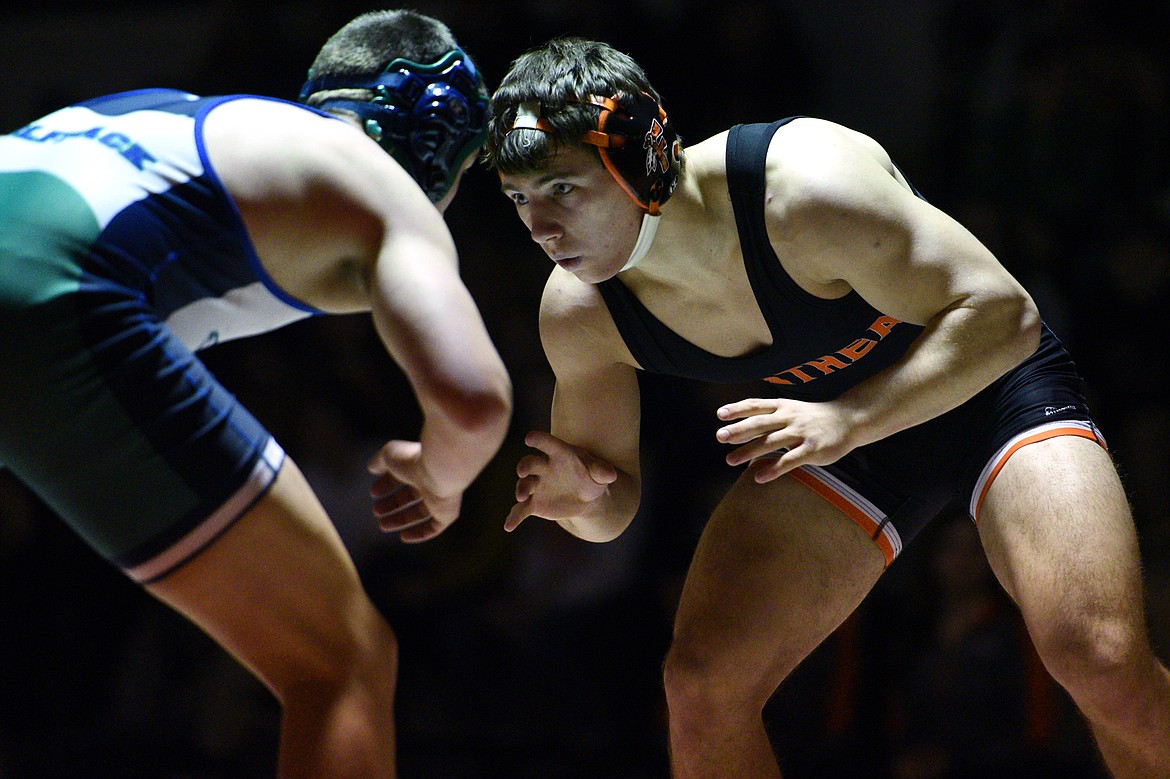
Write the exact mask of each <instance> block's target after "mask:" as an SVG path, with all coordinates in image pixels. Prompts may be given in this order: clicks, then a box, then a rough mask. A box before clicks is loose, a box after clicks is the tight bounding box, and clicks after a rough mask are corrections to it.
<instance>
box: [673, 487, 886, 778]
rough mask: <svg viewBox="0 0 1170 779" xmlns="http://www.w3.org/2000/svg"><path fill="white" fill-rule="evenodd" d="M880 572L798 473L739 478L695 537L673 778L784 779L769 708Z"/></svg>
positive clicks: (676, 693) (676, 665) (676, 679)
mask: <svg viewBox="0 0 1170 779" xmlns="http://www.w3.org/2000/svg"><path fill="white" fill-rule="evenodd" d="M884 569H885V559H884V557H883V556H882V553H881V552H880V551H879V550H878V548H877V546H876V545H875V544H874V543H873V542H872V541H871V540H870V539H869V537H868V536H867V535H866V534H865V533H864V532H863V531H862V530H861V528H860V527H858V526H857V525H856V524H854V523H853V521H852V520H850V519H848V518H847V517H846V516H845V515H844V514H842V513H841V512H840V511H838V510H837V509H835V508H833V507H832V506H831V505H830V504H829V503H828V502H827V501H825V500H824V499H823V498H821V497H820V496H818V495H816V494H815V493H813V492H812V491H811V490H809V489H808V488H807V487H805V486H804V485H802V484H800V483H799V482H797V481H796V480H795V479H793V478H791V477H789V476H784V477H781V478H780V479H777V480H776V481H774V482H770V483H768V484H762V485H761V484H756V483H755V482H754V481H753V480H752V478H751V475H750V474H745V475H744V476H742V477H741V478H740V479H739V480H738V482H736V484H735V485H734V486H733V487H732V489H731V490H730V491H729V493H728V494H727V496H726V497H725V498H724V499H723V501H722V502H721V503H720V505H719V506H718V507H717V508H716V510H715V512H714V514H713V515H712V517H711V519H710V521H709V522H708V524H707V527H706V529H705V530H704V533H703V536H702V538H701V539H700V541H699V544H698V547H697V549H696V552H695V555H694V558H693V561H692V563H691V567H690V570H689V572H688V574H687V579H686V583H685V585H684V587H683V592H682V597H681V600H680V603H679V608H678V614H677V617H676V620H675V628H674V640H673V642H672V645H671V647H670V650H669V652H668V654H667V659H666V663H665V668H664V675H665V684H666V698H667V703H668V707H669V713H670V749H671V766H672V770H673V772H674V776H676V777H678V778H679V779H682V778H683V777H686V778H688V779H689V778H690V777H727V776H744V777H748V776H750V777H769V776H771V777H777V776H779V775H780V774H779V768H778V767H777V764H776V757H775V755H774V754H773V752H772V748H771V746H770V744H769V741H768V736H767V733H766V732H765V730H764V724H763V719H762V713H763V708H764V704H765V703H767V701H768V699H769V697H771V695H772V693H773V692H774V691H775V690H776V688H777V687H778V686H779V685H780V683H781V682H782V681H783V680H784V678H785V677H787V676H788V674H789V673H790V672H791V671H792V670H793V669H794V668H795V667H796V666H797V665H798V664H799V663H800V662H801V661H802V660H803V659H804V658H805V657H806V656H808V655H809V653H811V652H812V651H813V650H814V649H815V648H816V647H817V646H818V645H819V644H820V643H821V642H822V641H824V640H825V638H827V637H828V636H829V635H830V634H831V633H832V632H833V630H835V629H836V628H837V627H838V626H839V625H840V624H841V623H842V622H843V621H844V620H845V619H846V618H847V617H848V616H849V615H850V614H851V613H852V612H853V611H854V609H856V608H857V606H858V605H859V604H860V603H861V601H862V600H863V599H864V598H865V596H866V594H867V593H868V592H869V591H870V589H872V587H873V585H874V584H875V583H876V582H877V580H878V578H879V577H880V576H881V574H882V572H883V570H884Z"/></svg>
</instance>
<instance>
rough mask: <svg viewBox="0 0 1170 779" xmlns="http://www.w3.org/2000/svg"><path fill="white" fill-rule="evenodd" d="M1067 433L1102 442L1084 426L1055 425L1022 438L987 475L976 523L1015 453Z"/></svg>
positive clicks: (976, 509) (1097, 442) (980, 495)
mask: <svg viewBox="0 0 1170 779" xmlns="http://www.w3.org/2000/svg"><path fill="white" fill-rule="evenodd" d="M1066 435H1071V436H1077V437H1078V438H1087V439H1089V440H1090V441H1092V442H1094V443H1096V444H1098V445H1100V444H1101V441H1100V439H1098V438H1097V436H1096V435H1095V434H1094V433H1093V431H1092V430H1086V429H1084V428H1083V427H1054V428H1050V429H1048V430H1042V431H1041V432H1039V433H1036V434H1035V435H1030V436H1026V437H1024V438H1021V439H1020V440H1019V441H1016V442H1015V444H1013V445H1012V446H1011V447H1009V448H1008V449H1007V451H1005V452H1004V453H1003V455H1002V456H1001V457H1000V458H999V461H998V462H997V463H996V464H995V467H993V468H992V469H991V473H989V474H988V475H987V480H986V481H985V482H983V489H981V490H980V491H979V498H978V499H977V500H976V501H975V511H974V512H973V515H972V517H971V519H972V520H973V521H974V522H975V523H976V524H978V522H979V509H980V508H981V507H982V506H983V499H984V498H985V497H987V491H988V490H990V489H991V485H992V484H994V483H995V477H996V476H998V475H999V472H1000V471H1001V470H1003V467H1004V466H1005V465H1007V461H1008V460H1009V459H1011V456H1012V455H1013V454H1015V453H1016V452H1018V451H1019V450H1020V449H1021V448H1023V447H1025V446H1027V445H1028V444H1038V443H1040V442H1041V441H1047V440H1048V439H1049V438H1059V437H1060V436H1066Z"/></svg>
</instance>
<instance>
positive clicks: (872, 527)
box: [788, 468, 895, 567]
mask: <svg viewBox="0 0 1170 779" xmlns="http://www.w3.org/2000/svg"><path fill="white" fill-rule="evenodd" d="M788 475H789V476H791V477H792V478H794V479H796V480H797V481H798V482H800V483H801V484H803V485H804V486H806V487H808V488H809V489H810V490H812V491H813V492H815V493H816V494H817V495H820V496H821V497H822V498H824V499H825V500H827V501H828V502H829V503H830V504H831V505H832V506H833V507H834V508H836V509H837V510H838V511H840V512H841V513H842V514H844V515H845V516H847V517H849V518H850V519H851V520H853V524H855V525H857V526H858V527H859V528H861V529H862V530H863V531H864V532H865V534H866V535H867V536H869V537H870V540H872V541H873V542H874V544H876V545H877V548H878V549H880V550H881V552H882V555H884V556H885V558H886V566H887V567H889V565H890V563H892V562H894V557H895V553H894V547H893V544H891V543H890V540H889V539H888V538H886V535H885V533H882V532H881V528H880V526H879V525H878V524H877V523H876V522H874V521H873V518H872V517H870V516H869V515H868V514H866V513H865V512H864V511H862V510H861V509H859V508H857V506H855V505H853V503H852V502H851V501H850V500H849V499H848V498H846V497H845V496H844V495H842V494H840V493H839V492H836V491H835V490H833V489H832V488H831V487H830V486H829V485H827V484H825V483H824V482H823V481H821V480H820V479H818V478H817V477H816V476H813V475H812V474H811V473H808V472H806V471H802V470H801V469H799V468H797V469H796V470H794V471H789V473H788Z"/></svg>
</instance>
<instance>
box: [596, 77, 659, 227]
mask: <svg viewBox="0 0 1170 779" xmlns="http://www.w3.org/2000/svg"><path fill="white" fill-rule="evenodd" d="M587 100H588V102H590V103H593V104H594V105H596V106H599V107H600V108H601V114H600V115H599V116H598V117H597V129H596V130H591V131H589V132H587V133H585V137H584V138H582V139H581V140H583V141H585V142H586V143H590V144H593V145H594V146H596V147H597V150H598V152H599V153H600V154H601V161H602V162H603V163H604V164H605V167H606V168H607V169H608V170H609V172H610V174H611V175H613V177H614V178H615V179H617V182H618V183H619V184H621V185H622V188H623V189H625V190H626V193H627V194H629V196H630V197H631V198H633V199H634V202H635V203H637V204H638V206H639V208H641V209H643V210H644V211H646V213H648V214H650V215H651V216H657V215H658V209H659V206H661V205H662V204H663V203H665V202H666V201H667V199H669V198H670V196H671V195H672V194H674V189H675V187H676V186H678V178H679V174H680V173H681V172H682V141H681V140H680V139H679V137H678V133H676V132H675V131H674V125H673V124H671V123H670V121H669V120H668V119H667V118H666V111H664V110H663V109H662V106H661V105H659V104H658V101H657V100H655V99H654V98H653V97H651V96H650V95H648V94H646V93H645V92H639V93H638V94H636V95H624V94H619V95H614V96H613V97H599V96H598V95H589V97H588V98H587Z"/></svg>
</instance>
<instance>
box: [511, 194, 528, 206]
mask: <svg viewBox="0 0 1170 779" xmlns="http://www.w3.org/2000/svg"><path fill="white" fill-rule="evenodd" d="M508 197H509V198H510V199H511V201H512V202H513V203H515V204H516V205H518V206H522V205H525V204H526V203H527V202H528V198H527V197H526V196H525V195H522V194H521V193H519V192H513V193H511V194H510V195H508Z"/></svg>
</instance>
